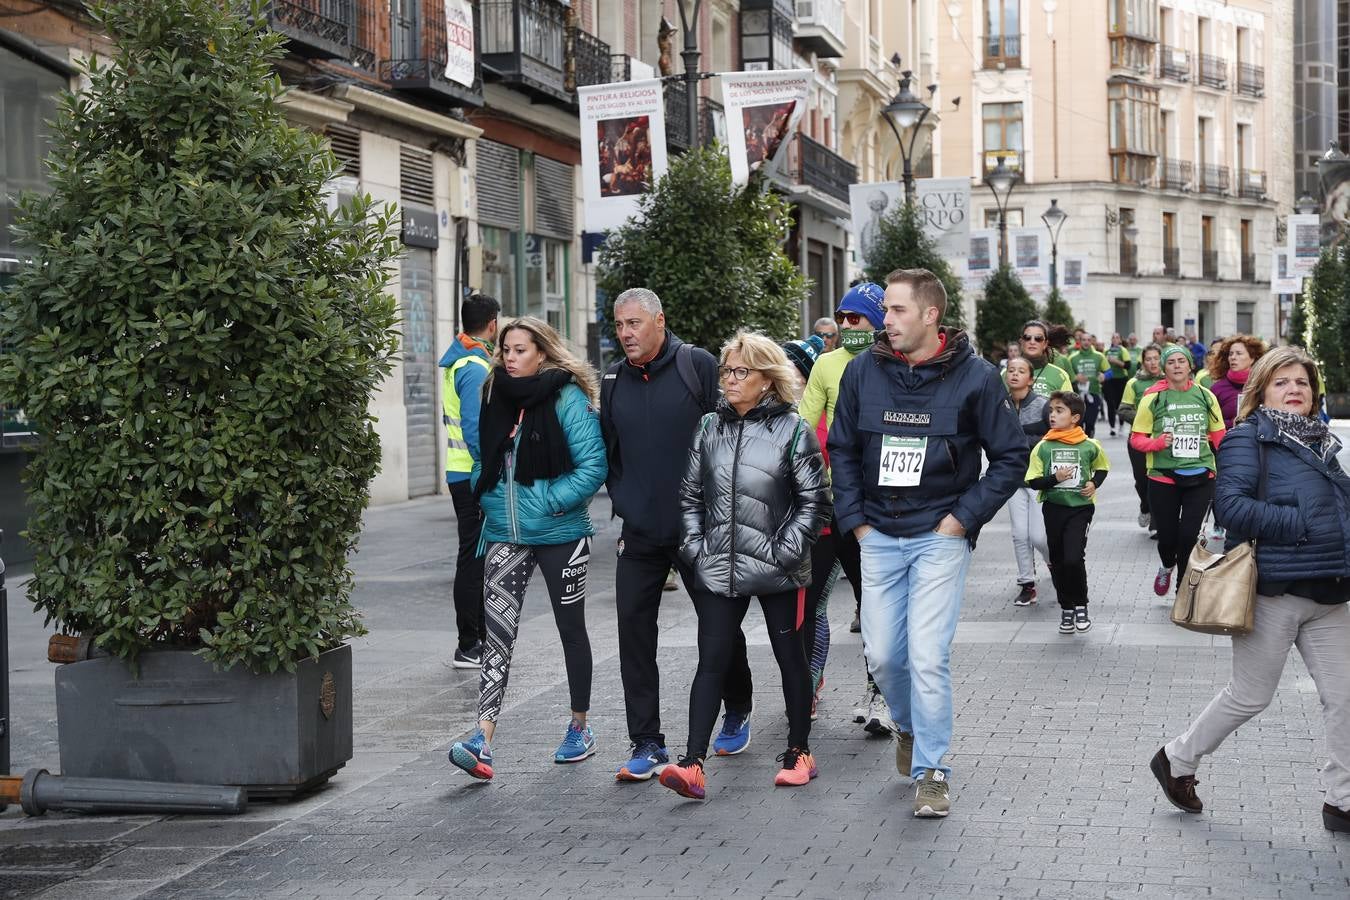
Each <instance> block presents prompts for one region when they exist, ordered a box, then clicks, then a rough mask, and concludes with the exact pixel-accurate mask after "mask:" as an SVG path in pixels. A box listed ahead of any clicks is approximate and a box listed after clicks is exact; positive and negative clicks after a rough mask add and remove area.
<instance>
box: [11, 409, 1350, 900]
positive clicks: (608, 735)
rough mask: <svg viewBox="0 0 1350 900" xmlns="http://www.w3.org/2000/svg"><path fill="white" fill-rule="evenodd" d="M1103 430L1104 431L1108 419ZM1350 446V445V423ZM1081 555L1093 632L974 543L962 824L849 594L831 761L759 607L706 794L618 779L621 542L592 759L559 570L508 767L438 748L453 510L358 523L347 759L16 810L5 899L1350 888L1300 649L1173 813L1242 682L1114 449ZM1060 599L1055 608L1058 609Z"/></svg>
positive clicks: (20, 605) (460, 702)
mask: <svg viewBox="0 0 1350 900" xmlns="http://www.w3.org/2000/svg"><path fill="white" fill-rule="evenodd" d="M1103 431H1104V430H1103ZM1342 434H1345V432H1344V431H1342ZM1104 442H1105V443H1106V445H1107V447H1108V450H1109V451H1110V454H1111V457H1112V462H1113V464H1114V465H1115V466H1116V469H1115V470H1114V472H1113V476H1112V477H1111V479H1109V480H1108V481H1107V483H1106V485H1105V487H1104V489H1103V491H1102V494H1101V503H1100V506H1099V510H1098V518H1097V521H1096V523H1095V524H1094V527H1093V531H1092V536H1091V545H1090V550H1089V567H1090V574H1091V585H1092V590H1093V596H1092V606H1093V618H1094V626H1093V628H1092V630H1091V631H1090V632H1088V633H1087V634H1086V635H1076V636H1061V635H1059V634H1058V633H1057V631H1056V624H1057V621H1056V620H1057V617H1056V609H1057V608H1056V606H1055V604H1054V602H1053V590H1052V589H1051V588H1050V586H1049V580H1048V578H1044V577H1043V578H1042V585H1041V586H1042V599H1041V602H1040V604H1039V605H1037V606H1034V607H1031V608H1028V609H1014V608H1013V607H1012V605H1011V600H1012V598H1013V596H1014V594H1015V593H1016V591H1015V585H1014V575H1015V569H1014V566H1013V560H1012V551H1011V543H1010V541H1009V529H1008V524H1007V516H1006V513H1003V514H1000V516H999V517H998V518H997V519H996V520H995V521H994V522H993V523H991V524H990V526H989V527H988V528H986V529H985V531H984V533H983V535H982V536H981V539H980V544H979V549H978V550H977V553H976V556H975V560H974V563H973V565H972V567H971V577H970V582H969V588H968V591H967V595H966V602H965V606H964V609H963V611H962V622H961V626H960V628H959V630H958V633H957V639H956V646H955V648H954V651H953V659H952V673H953V682H954V691H955V707H956V709H955V711H956V717H955V739H954V743H953V748H952V754H951V756H950V763H951V766H952V769H953V775H952V784H953V790H952V797H953V812H952V815H951V817H950V818H948V819H945V820H916V819H914V818H913V817H912V815H911V798H912V788H911V787H910V786H909V785H908V784H907V783H905V781H902V779H900V777H899V776H897V774H896V771H895V767H894V756H893V753H892V745H891V744H890V742H889V741H887V740H884V739H877V738H870V737H867V736H866V735H864V734H863V732H862V731H861V730H860V729H859V727H858V726H856V725H853V724H852V722H851V710H852V707H853V701H854V700H855V699H856V697H857V695H858V694H859V693H860V692H861V691H860V688H861V686H862V681H863V671H862V656H861V641H860V640H859V636H858V635H855V634H850V633H849V632H848V623H849V620H850V619H851V618H852V613H853V610H852V603H851V594H850V593H849V590H848V587H847V585H846V584H842V583H841V585H840V586H839V588H838V589H837V590H836V592H835V594H834V598H833V603H832V607H831V625H832V630H833V634H834V644H833V647H832V650H831V654H830V660H829V666H828V668H827V674H826V685H825V691H824V698H823V700H822V703H821V707H820V718H819V721H817V722H816V724H815V727H814V730H813V734H812V741H811V743H812V746H813V748H814V749H815V752H816V755H817V757H818V759H819V762H820V765H821V777H820V778H819V779H817V780H816V781H814V782H812V783H811V784H810V785H809V786H808V787H804V788H800V789H795V790H787V789H781V788H780V789H775V788H774V787H773V786H772V780H773V775H774V772H775V770H776V763H775V762H774V759H773V758H774V756H775V755H777V754H778V753H779V752H781V750H782V749H783V746H784V744H785V742H786V730H787V729H786V721H785V719H784V717H783V714H782V709H783V707H782V700H781V697H782V695H781V691H780V690H779V686H778V685H779V683H778V679H777V670H776V667H775V665H774V663H773V658H772V654H771V652H770V650H769V647H768V641H767V637H766V636H765V635H764V632H763V622H762V619H761V618H760V617H759V615H758V614H757V612H755V611H754V609H753V607H752V613H751V617H750V618H749V619H748V620H747V626H746V629H747V635H748V638H749V641H750V655H751V665H752V667H753V669H754V672H755V677H756V695H755V699H756V704H757V707H756V709H757V711H756V718H755V735H754V740H753V743H752V745H751V747H750V749H749V750H748V751H747V752H746V753H745V754H743V755H741V756H738V757H733V758H727V759H714V760H713V761H711V762H710V763H709V767H708V779H709V799H708V800H707V802H705V803H695V802H690V801H683V800H680V799H679V798H677V797H675V796H674V795H673V794H671V793H670V792H669V791H666V790H665V789H664V788H661V787H660V786H659V785H657V784H656V783H654V782H651V783H647V784H637V785H632V784H616V783H615V782H614V781H613V777H612V775H613V771H614V769H615V767H617V765H618V764H619V763H620V762H621V760H623V759H624V758H625V756H626V740H625V736H624V718H623V702H622V689H621V686H620V682H619V673H618V659H617V640H616V635H615V619H614V593H613V569H614V555H613V552H612V550H611V549H610V548H612V547H613V546H614V541H615V538H616V537H617V524H618V523H617V522H615V521H612V520H610V519H609V518H608V515H609V511H608V503H607V501H606V499H605V498H604V497H603V496H601V497H600V498H597V500H596V503H595V506H594V510H593V511H594V514H595V518H596V521H597V527H598V530H599V534H598V537H597V547H598V548H600V551H599V552H597V553H596V555H595V556H594V557H593V559H592V570H591V576H590V591H589V594H588V600H587V602H588V607H589V609H588V617H589V623H590V632H591V640H592V644H593V651H594V657H595V686H594V696H593V701H592V710H593V712H592V724H593V725H594V728H595V730H596V733H597V735H598V738H599V742H600V752H599V753H598V754H597V755H596V756H595V757H593V758H592V759H590V760H588V761H586V762H583V763H581V764H578V765H574V766H557V765H554V764H553V763H552V762H551V759H552V751H553V749H554V747H555V746H556V745H557V742H558V741H559V739H560V738H561V736H562V733H563V729H564V727H565V724H566V718H567V691H566V683H565V677H564V670H563V666H562V655H561V651H560V649H559V646H558V641H557V637H556V633H555V631H554V627H553V622H552V617H551V615H550V614H549V611H548V603H547V599H546V597H545V595H544V593H543V587H542V583H541V582H539V580H538V579H536V582H537V583H536V584H535V585H533V586H532V587H531V592H530V595H529V598H528V600H527V605H526V611H525V620H524V623H523V627H522V632H521V642H520V648H519V651H518V653H517V657H516V660H517V662H516V665H515V667H514V670H513V672H512V678H511V686H510V690H509V692H508V697H507V706H506V708H505V710H504V713H503V716H502V719H501V724H500V728H499V731H498V738H497V741H496V742H495V746H494V748H493V749H494V756H495V767H496V770H497V772H498V773H499V774H498V776H497V778H496V779H495V780H494V781H492V782H490V783H481V782H473V781H471V780H470V779H469V778H467V777H466V776H465V775H463V774H462V773H460V772H458V771H457V770H455V769H453V768H452V767H451V766H449V765H448V763H447V762H446V759H445V749H446V747H447V746H448V744H449V742H450V741H451V740H453V739H455V738H457V737H458V736H460V735H461V734H463V733H465V732H466V730H467V729H469V728H471V726H472V725H473V717H474V714H475V702H476V691H477V678H476V673H470V672H463V671H459V670H455V669H452V668H449V667H447V665H446V660H447V650H448V649H449V648H451V647H452V641H453V634H452V632H451V631H450V630H449V629H451V628H452V627H453V626H452V622H453V618H452V615H451V613H450V611H449V601H448V595H449V590H448V586H449V582H450V577H451V566H452V556H453V554H452V547H451V542H452V541H453V537H452V535H453V514H452V511H451V507H450V503H449V500H448V499H446V498H444V497H439V498H431V499H427V500H422V501H415V502H411V503H407V504H401V505H398V506H392V507H382V508H377V509H373V510H371V511H370V512H369V513H368V514H367V516H366V532H365V535H364V537H363V541H362V546H361V552H360V553H359V554H358V555H357V557H356V560H355V570H356V575H357V602H358V603H359V605H360V607H361V609H362V610H363V612H364V614H365V616H366V620H367V622H368V624H369V625H370V628H371V633H370V635H369V636H368V637H367V638H364V639H361V640H359V641H357V642H355V648H356V653H355V666H356V673H355V674H356V696H355V704H356V732H357V735H356V758H355V759H354V760H353V762H352V763H351V764H349V765H348V767H347V768H346V769H344V770H343V771H342V772H340V773H339V775H338V776H337V777H336V778H335V779H334V781H333V782H332V784H330V785H329V786H328V787H327V788H325V789H323V790H321V791H319V792H317V793H316V794H314V795H312V796H310V797H308V798H306V799H304V800H302V801H299V802H297V803H292V804H267V803H262V804H255V805H254V806H253V807H252V808H251V809H250V810H249V811H248V812H247V813H246V814H244V815H242V816H238V817H234V818H231V819H225V820H212V819H205V818H191V817H179V818H171V819H163V818H156V817H101V818H100V817H81V816H74V815H48V816H47V817H45V818H43V819H24V818H22V816H20V815H16V811H15V810H13V809H11V810H10V811H9V812H7V813H5V814H4V815H3V816H0V894H3V895H4V896H25V895H30V894H33V893H36V892H38V891H40V890H42V889H44V888H45V892H43V893H41V896H42V897H44V898H66V897H68V898H79V900H93V898H98V897H105V896H106V897H131V896H139V895H146V896H150V897H155V898H194V897H223V896H243V897H267V898H271V897H323V898H329V897H343V896H352V897H412V896H418V897H436V896H465V895H471V896H483V897H499V896H500V897H510V898H516V897H536V896H540V897H542V896H548V897H566V896H596V895H601V896H604V895H610V894H618V895H623V896H627V897H658V896H661V897H664V896H672V897H691V898H692V897H742V896H743V897H864V896H876V897H883V896H885V897H894V896H896V895H897V894H899V893H901V892H907V893H908V894H909V895H910V896H934V895H938V894H941V895H943V896H948V895H956V896H973V897H981V898H983V897H1032V896H1049V897H1060V898H1068V897H1072V898H1079V897H1082V898H1094V897H1110V898H1117V897H1148V898H1153V897H1225V896H1229V897H1291V896H1299V897H1302V896H1334V897H1346V896H1348V895H1350V840H1347V839H1346V837H1345V836H1333V835H1331V834H1329V833H1328V832H1326V831H1324V830H1323V828H1322V825H1321V820H1320V814H1319V813H1320V807H1321V802H1322V800H1321V792H1320V790H1319V787H1318V768H1319V766H1320V764H1321V762H1322V761H1323V759H1324V748H1323V728H1322V723H1321V718H1320V709H1319V707H1318V701H1317V695H1316V692H1315V689H1314V687H1313V684H1312V681H1311V679H1310V678H1309V677H1308V674H1307V671H1306V670H1305V669H1304V667H1303V665H1302V663H1301V662H1300V661H1299V660H1298V658H1297V656H1296V655H1295V656H1294V657H1293V658H1291V661H1290V664H1289V666H1288V668H1287V670H1286V672H1285V676H1284V680H1283V681H1282V683H1281V686H1280V690H1279V692H1278V693H1277V695H1276V697H1275V700H1274V702H1273V703H1272V704H1271V707H1270V709H1268V710H1267V711H1266V712H1265V713H1264V714H1263V715H1262V716H1260V717H1259V718H1257V719H1256V720H1255V721H1254V722H1252V723H1251V724H1250V725H1248V726H1246V727H1244V728H1242V729H1240V730H1239V731H1238V732H1237V734H1235V735H1234V736H1233V737H1232V738H1231V739H1230V740H1229V741H1228V742H1227V743H1226V744H1225V745H1224V746H1223V747H1222V748H1221V750H1220V752H1219V753H1218V754H1217V755H1216V756H1214V757H1213V758H1212V759H1211V760H1210V761H1208V763H1207V764H1206V765H1205V766H1204V767H1203V768H1202V770H1201V771H1200V773H1199V776H1200V779H1201V785H1200V793H1201V796H1202V797H1203V798H1204V799H1205V801H1206V811H1205V813H1204V815H1202V816H1186V817H1183V816H1182V815H1181V814H1180V813H1178V812H1176V811H1174V810H1173V809H1172V807H1171V806H1170V805H1168V804H1167V802H1166V801H1165V800H1163V798H1162V797H1161V795H1160V793H1159V791H1158V788H1157V786H1156V784H1155V783H1154V781H1153V779H1152V776H1151V775H1150V774H1149V771H1148V766H1147V763H1148V760H1149V757H1150V756H1151V755H1152V753H1153V752H1154V751H1155V750H1156V749H1157V747H1158V746H1159V745H1160V744H1161V743H1162V742H1163V741H1164V739H1165V738H1167V737H1169V736H1171V735H1173V734H1175V733H1177V732H1178V731H1180V730H1181V729H1182V728H1184V727H1185V725H1186V724H1187V722H1188V721H1189V719H1190V717H1191V716H1193V715H1194V714H1196V713H1197V712H1199V710H1200V709H1201V707H1202V706H1203V705H1204V704H1205V703H1206V702H1207V701H1208V700H1209V698H1210V697H1211V696H1212V695H1213V694H1214V692H1215V691H1216V690H1217V689H1218V688H1219V687H1221V686H1222V684H1223V682H1224V681H1225V679H1226V677H1227V670H1228V659H1229V651H1228V646H1227V641H1226V640H1223V639H1212V638H1209V637H1206V636H1202V635H1194V634H1190V633H1188V632H1184V631H1181V630H1179V629H1177V628H1175V627H1173V626H1171V625H1170V624H1169V623H1168V622H1167V607H1166V606H1164V605H1163V604H1162V603H1160V602H1159V601H1158V599H1157V598H1156V597H1154V596H1153V594H1152V590H1151V581H1152V575H1153V572H1154V570H1155V567H1156V565H1157V562H1156V554H1155V551H1154V544H1153V543H1152V542H1151V541H1149V540H1148V538H1147V535H1146V534H1145V533H1144V532H1143V531H1142V530H1141V529H1139V528H1138V527H1137V526H1136V525H1135V523H1134V514H1135V509H1136V507H1135V504H1134V501H1133V493H1132V489H1131V486H1130V483H1129V475H1128V472H1129V468H1128V462H1127V460H1126V459H1125V452H1124V443H1123V439H1122V438H1116V439H1112V438H1109V437H1108V438H1104ZM17 593H18V595H19V596H17V597H15V596H14V594H15V592H14V591H11V601H10V621H11V627H12V637H11V645H12V648H13V650H12V654H13V658H12V665H11V678H12V680H13V685H14V716H15V719H16V720H17V730H16V734H15V742H14V770H15V771H23V770H24V769H26V768H28V767H30V766H34V765H42V766H45V767H47V768H50V769H51V770H53V771H56V770H57V769H58V767H59V766H58V763H59V760H58V758H57V753H56V745H55V711H54V703H53V699H52V695H51V679H52V674H51V669H52V667H51V666H50V665H48V664H47V663H46V662H45V661H44V659H43V657H44V655H45V635H46V631H45V630H44V629H43V628H42V627H41V619H40V618H37V617H34V616H33V615H32V614H31V613H29V612H28V610H27V604H26V603H25V602H24V601H23V597H22V589H21V588H20V589H19V590H18V592H17ZM1047 595H1049V596H1047ZM661 629H662V634H661V663H662V672H663V674H664V675H665V681H664V685H663V696H664V704H663V706H664V713H665V723H664V724H665V730H666V732H667V734H668V735H669V736H670V739H671V743H672V745H673V746H678V745H679V744H680V743H681V742H682V741H683V738H684V735H685V719H686V710H687V697H688V694H687V691H688V687H689V682H690V679H691V678H692V675H693V670H694V665H695V647H694V617H693V612H692V609H691V607H690V605H689V602H688V600H687V598H686V596H685V594H684V592H683V591H680V592H677V593H673V594H668V595H666V601H665V609H664V610H663V613H662V621H661Z"/></svg>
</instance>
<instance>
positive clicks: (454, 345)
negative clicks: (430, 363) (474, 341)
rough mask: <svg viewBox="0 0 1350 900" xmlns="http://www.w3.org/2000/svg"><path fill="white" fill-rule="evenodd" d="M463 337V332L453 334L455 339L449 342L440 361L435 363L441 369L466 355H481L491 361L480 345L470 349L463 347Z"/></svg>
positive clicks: (448, 366)
mask: <svg viewBox="0 0 1350 900" xmlns="http://www.w3.org/2000/svg"><path fill="white" fill-rule="evenodd" d="M464 337H465V335H463V334H459V335H456V336H455V339H454V340H453V341H451V342H450V346H449V348H448V349H447V350H446V351H445V354H444V355H442V356H441V361H440V362H439V363H437V365H439V366H440V367H441V368H442V369H448V368H450V367H451V366H453V365H454V364H455V363H457V362H459V361H460V360H461V359H463V358H464V357H466V356H481V357H482V358H483V359H486V360H487V361H488V362H491V361H492V357H491V356H489V355H488V353H487V351H485V350H484V349H483V348H482V347H474V348H473V349H472V350H470V349H469V348H468V347H465V346H464V341H463V338H464Z"/></svg>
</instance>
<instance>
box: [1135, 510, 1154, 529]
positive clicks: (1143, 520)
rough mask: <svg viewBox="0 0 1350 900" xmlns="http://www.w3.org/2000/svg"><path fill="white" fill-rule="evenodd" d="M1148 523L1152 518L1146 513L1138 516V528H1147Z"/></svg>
mask: <svg viewBox="0 0 1350 900" xmlns="http://www.w3.org/2000/svg"><path fill="white" fill-rule="evenodd" d="M1150 521H1152V517H1150V516H1149V514H1148V513H1140V514H1139V519H1138V522H1139V527H1140V528H1147V527H1148V524H1149V522H1150Z"/></svg>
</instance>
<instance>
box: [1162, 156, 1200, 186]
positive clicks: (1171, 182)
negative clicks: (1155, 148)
mask: <svg viewBox="0 0 1350 900" xmlns="http://www.w3.org/2000/svg"><path fill="white" fill-rule="evenodd" d="M1158 162H1159V166H1158V187H1160V188H1163V189H1164V190H1169V191H1181V190H1185V189H1186V187H1187V186H1188V185H1190V183H1191V177H1192V175H1193V174H1194V169H1193V167H1192V166H1191V163H1190V160H1186V159H1168V158H1166V157H1164V158H1163V159H1160V160H1158Z"/></svg>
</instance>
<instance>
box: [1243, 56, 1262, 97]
mask: <svg viewBox="0 0 1350 900" xmlns="http://www.w3.org/2000/svg"><path fill="white" fill-rule="evenodd" d="M1237 92H1238V93H1239V94H1242V95H1243V96H1245V97H1264V96H1265V95H1266V70H1265V67H1264V66H1254V65H1252V64H1251V63H1244V62H1240V63H1238V64H1237Z"/></svg>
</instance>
